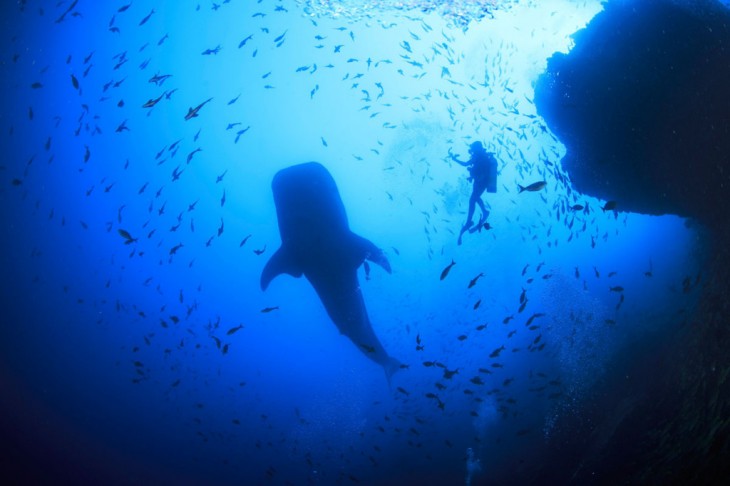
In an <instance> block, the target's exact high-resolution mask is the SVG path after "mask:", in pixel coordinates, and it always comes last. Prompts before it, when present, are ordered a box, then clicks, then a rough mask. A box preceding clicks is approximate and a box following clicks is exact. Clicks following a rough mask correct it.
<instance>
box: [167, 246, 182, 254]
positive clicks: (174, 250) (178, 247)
mask: <svg viewBox="0 0 730 486" xmlns="http://www.w3.org/2000/svg"><path fill="white" fill-rule="evenodd" d="M182 247H183V244H182V243H180V244H177V245H175V246H173V247H172V248H170V255H174V254H175V253H177V251H178V250H179V249H180V248H182Z"/></svg>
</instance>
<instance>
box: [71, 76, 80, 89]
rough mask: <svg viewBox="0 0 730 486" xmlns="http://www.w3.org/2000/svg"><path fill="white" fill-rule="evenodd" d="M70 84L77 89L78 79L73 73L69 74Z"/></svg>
mask: <svg viewBox="0 0 730 486" xmlns="http://www.w3.org/2000/svg"><path fill="white" fill-rule="evenodd" d="M71 84H72V85H73V87H74V88H75V89H79V80H78V79H76V76H74V75H73V74H72V75H71Z"/></svg>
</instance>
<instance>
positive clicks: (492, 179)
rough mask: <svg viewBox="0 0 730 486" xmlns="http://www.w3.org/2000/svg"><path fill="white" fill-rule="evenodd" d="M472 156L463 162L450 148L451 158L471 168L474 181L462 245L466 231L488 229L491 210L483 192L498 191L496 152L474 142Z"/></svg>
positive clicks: (471, 146)
mask: <svg viewBox="0 0 730 486" xmlns="http://www.w3.org/2000/svg"><path fill="white" fill-rule="evenodd" d="M469 155H470V158H469V160H468V161H467V162H462V161H461V160H459V159H458V158H457V156H456V155H454V154H453V153H452V151H451V148H449V157H450V158H451V160H453V161H454V162H456V163H457V164H459V165H462V166H464V167H467V168H468V169H469V179H468V180H469V182H472V183H473V185H472V190H471V196H470V197H469V211H468V213H467V215H466V223H464V226H462V227H461V231H460V232H459V240H458V244H459V245H461V237H462V235H463V234H464V233H466V232H467V231H469V232H470V233H474V232H475V231H478V230H480V229H481V228H482V227H485V229H488V228H489V227H488V226H485V225H487V223H486V221H487V218H488V217H489V211H488V210H487V208H486V207H485V206H484V201H482V193H483V192H484V191H487V192H497V160H496V159H495V158H494V154H492V153H490V152H487V151H486V149H485V148H484V146H483V145H482V142H473V143H472V144H471V145H470V146H469ZM477 204H478V205H479V209H481V211H482V215H481V218H480V219H479V223H477V224H476V225H474V222H473V218H474V209H475V207H476V205H477Z"/></svg>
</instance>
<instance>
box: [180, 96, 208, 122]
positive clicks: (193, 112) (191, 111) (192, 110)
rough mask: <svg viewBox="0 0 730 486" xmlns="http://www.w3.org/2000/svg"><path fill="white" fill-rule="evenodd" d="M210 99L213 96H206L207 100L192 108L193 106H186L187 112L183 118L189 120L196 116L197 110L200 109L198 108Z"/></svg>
mask: <svg viewBox="0 0 730 486" xmlns="http://www.w3.org/2000/svg"><path fill="white" fill-rule="evenodd" d="M212 99H213V98H208V99H207V100H205V101H203V102H202V103H200V104H199V105H198V106H196V107H195V108H193V107H190V108H188V113H187V115H185V120H190V119H191V118H195V117H196V116H198V112H199V111H200V109H201V108H202V107H203V106H205V105H206V104H207V103H208V102H209V101H211V100H212Z"/></svg>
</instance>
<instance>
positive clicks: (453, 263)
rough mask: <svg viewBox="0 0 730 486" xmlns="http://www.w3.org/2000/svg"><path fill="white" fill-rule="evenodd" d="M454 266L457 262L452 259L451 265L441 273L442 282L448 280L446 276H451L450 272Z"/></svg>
mask: <svg viewBox="0 0 730 486" xmlns="http://www.w3.org/2000/svg"><path fill="white" fill-rule="evenodd" d="M454 265H456V262H455V261H454V259H453V258H452V259H451V263H449V264H448V266H447V267H446V268H444V269H443V270H442V271H441V280H443V279H445V278H446V276H447V275H448V274H449V272H450V271H451V267H453V266H454Z"/></svg>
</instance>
